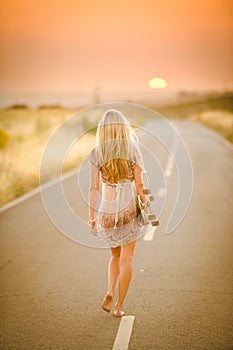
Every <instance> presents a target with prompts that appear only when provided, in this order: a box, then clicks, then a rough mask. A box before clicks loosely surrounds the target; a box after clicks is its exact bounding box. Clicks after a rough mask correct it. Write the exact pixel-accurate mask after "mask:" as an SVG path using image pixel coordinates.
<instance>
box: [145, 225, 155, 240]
mask: <svg viewBox="0 0 233 350" xmlns="http://www.w3.org/2000/svg"><path fill="white" fill-rule="evenodd" d="M155 231H156V227H153V228H152V229H151V230H150V231H149V232H148V233H146V234H145V235H144V236H143V240H144V241H152V240H153V238H154V234H155Z"/></svg>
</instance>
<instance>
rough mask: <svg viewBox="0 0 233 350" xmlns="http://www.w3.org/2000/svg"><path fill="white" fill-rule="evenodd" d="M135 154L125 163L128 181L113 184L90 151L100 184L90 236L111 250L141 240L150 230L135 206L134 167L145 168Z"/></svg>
mask: <svg viewBox="0 0 233 350" xmlns="http://www.w3.org/2000/svg"><path fill="white" fill-rule="evenodd" d="M135 151H136V152H135V154H134V156H133V157H132V159H129V160H128V164H129V172H128V174H127V178H126V179H124V180H121V181H120V182H118V183H115V184H112V183H109V182H108V181H107V180H106V177H105V174H104V172H103V170H102V169H101V167H100V165H99V162H98V149H97V148H94V149H92V151H91V152H90V154H89V160H90V163H91V164H92V165H94V166H96V167H97V168H98V169H99V170H100V173H101V183H102V186H101V192H100V198H99V203H98V205H97V207H96V208H95V209H96V210H97V214H96V218H95V220H96V224H95V226H94V228H93V233H94V235H95V236H96V238H97V240H98V241H103V240H104V241H106V242H108V244H109V246H110V247H113V248H115V247H118V246H122V245H125V244H127V243H129V242H132V241H134V240H137V239H139V238H141V237H142V236H143V235H145V234H146V233H147V232H148V231H149V230H150V229H151V228H152V226H151V224H150V223H148V224H146V225H145V224H144V223H143V221H142V220H141V214H140V212H139V211H138V210H137V206H136V187H135V179H134V171H133V170H134V167H135V166H136V165H139V166H140V168H142V169H143V168H144V166H143V161H142V157H141V155H140V152H139V151H138V150H137V149H135Z"/></svg>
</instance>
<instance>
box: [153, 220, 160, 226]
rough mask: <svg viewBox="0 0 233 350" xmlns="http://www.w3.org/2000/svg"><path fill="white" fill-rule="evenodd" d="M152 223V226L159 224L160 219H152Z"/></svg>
mask: <svg viewBox="0 0 233 350" xmlns="http://www.w3.org/2000/svg"><path fill="white" fill-rule="evenodd" d="M151 225H152V226H159V221H158V220H155V221H152V222H151Z"/></svg>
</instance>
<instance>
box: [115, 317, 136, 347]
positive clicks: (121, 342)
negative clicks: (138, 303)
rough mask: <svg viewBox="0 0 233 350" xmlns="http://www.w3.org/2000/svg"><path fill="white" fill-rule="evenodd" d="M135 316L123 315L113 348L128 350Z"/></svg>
mask: <svg viewBox="0 0 233 350" xmlns="http://www.w3.org/2000/svg"><path fill="white" fill-rule="evenodd" d="M134 319H135V316H122V318H121V323H120V326H119V328H118V332H117V335H116V338H115V342H114V344H113V348H112V350H127V349H128V345H129V341H130V336H131V332H132V329H133V323H134Z"/></svg>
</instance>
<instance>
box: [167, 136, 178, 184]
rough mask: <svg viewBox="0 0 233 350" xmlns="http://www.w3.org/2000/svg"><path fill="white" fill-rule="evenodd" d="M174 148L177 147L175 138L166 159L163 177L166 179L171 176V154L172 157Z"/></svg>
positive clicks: (172, 161) (172, 162)
mask: <svg viewBox="0 0 233 350" xmlns="http://www.w3.org/2000/svg"><path fill="white" fill-rule="evenodd" d="M176 147H177V139H176V138H175V137H173V140H172V147H171V152H170V155H169V157H168V161H167V165H166V169H165V176H166V177H170V176H171V173H172V169H173V165H174V160H173V158H172V156H171V154H172V155H173V156H174V155H175V151H176Z"/></svg>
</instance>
